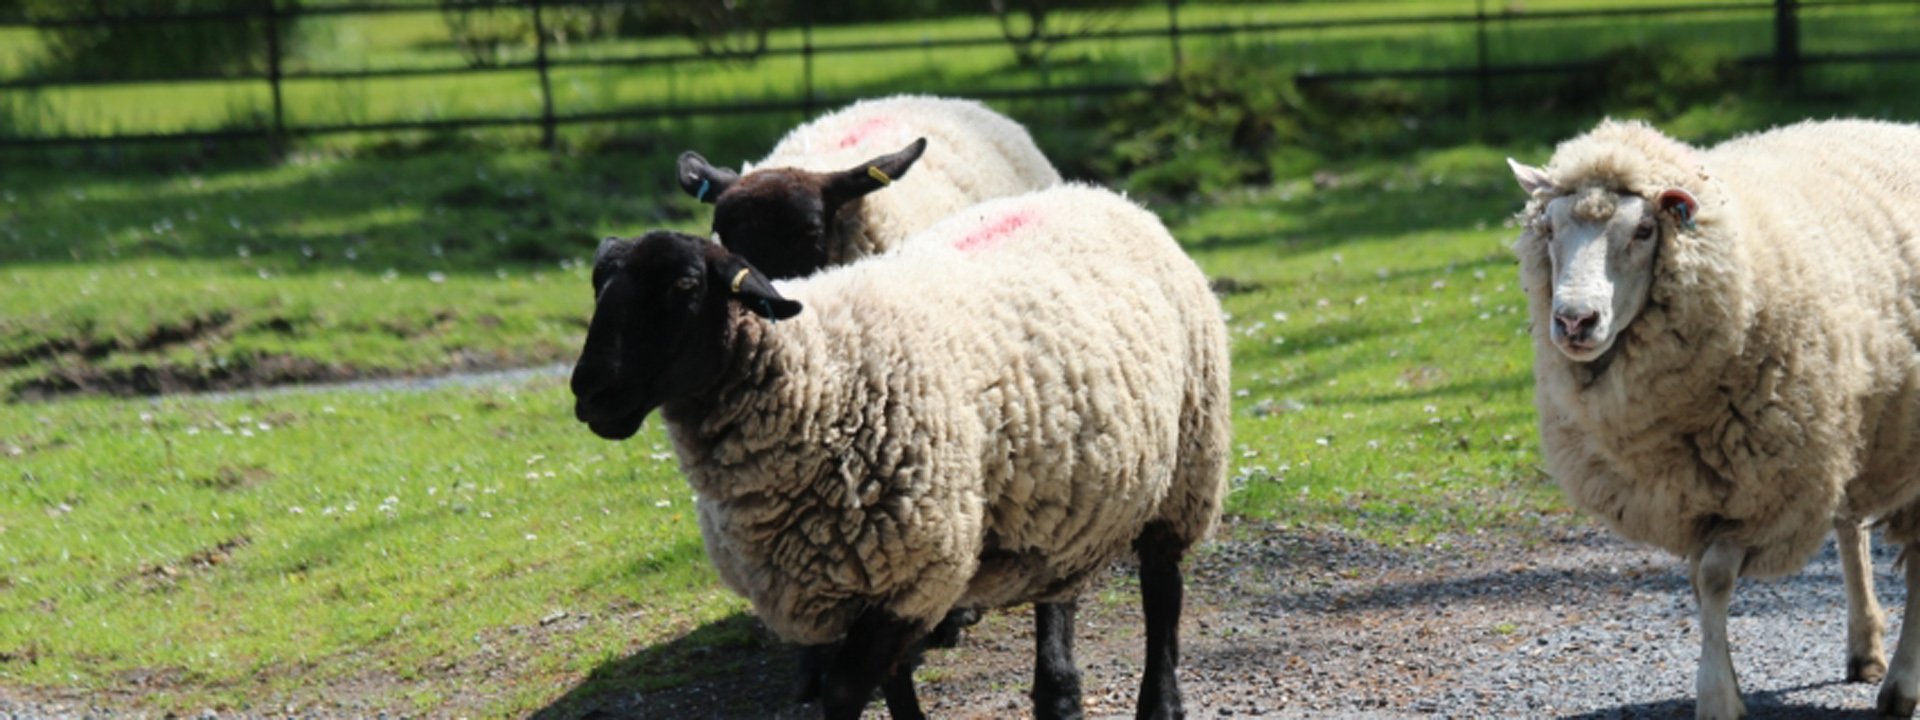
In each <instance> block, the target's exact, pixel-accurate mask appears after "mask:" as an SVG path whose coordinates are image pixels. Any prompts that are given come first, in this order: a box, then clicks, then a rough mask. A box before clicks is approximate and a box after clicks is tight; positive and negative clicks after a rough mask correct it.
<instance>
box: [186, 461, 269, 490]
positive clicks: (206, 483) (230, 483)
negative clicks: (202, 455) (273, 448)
mask: <svg viewBox="0 0 1920 720" xmlns="http://www.w3.org/2000/svg"><path fill="white" fill-rule="evenodd" d="M272 479H273V471H271V470H268V469H266V468H263V467H260V466H258V465H246V466H241V467H234V466H232V465H222V466H220V469H218V470H215V471H214V472H213V474H211V475H205V476H201V477H197V478H194V479H193V483H194V484H195V485H199V486H200V487H204V488H211V489H214V490H245V489H247V488H251V487H258V486H260V485H262V484H264V483H266V482H267V481H268V480H272Z"/></svg>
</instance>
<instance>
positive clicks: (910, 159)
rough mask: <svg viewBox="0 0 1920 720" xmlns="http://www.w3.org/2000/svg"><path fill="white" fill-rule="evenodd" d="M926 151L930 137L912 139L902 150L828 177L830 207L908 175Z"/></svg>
mask: <svg viewBox="0 0 1920 720" xmlns="http://www.w3.org/2000/svg"><path fill="white" fill-rule="evenodd" d="M926 151H927V139H926V138H920V139H918V140H915V141H913V142H912V143H909V144H908V145H907V146H906V147H905V148H902V149H901V150H900V151H899V152H895V153H890V154H887V155H881V156H880V157H877V158H874V159H872V160H868V161H866V162H864V163H861V164H860V166H859V167H856V168H851V169H847V170H842V171H840V172H837V173H834V174H833V175H832V176H831V177H830V178H829V179H828V180H827V186H826V190H825V193H824V194H825V196H826V197H825V201H826V205H827V207H829V208H833V207H839V206H840V205H843V204H845V203H848V202H851V201H852V200H853V199H855V198H858V197H862V196H864V195H866V194H867V193H870V192H873V191H875V190H879V189H880V188H883V187H886V186H888V185H892V184H893V183H894V181H895V180H899V179H900V178H903V177H906V176H907V170H909V169H911V168H912V167H913V163H914V162H916V161H918V160H919V159H920V155H921V153H924V152H926Z"/></svg>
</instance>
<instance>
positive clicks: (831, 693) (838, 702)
mask: <svg viewBox="0 0 1920 720" xmlns="http://www.w3.org/2000/svg"><path fill="white" fill-rule="evenodd" d="M925 634H926V631H925V630H923V629H922V628H921V626H920V625H919V624H917V623H914V622H913V621H911V620H903V619H901V618H898V617H895V616H894V615H893V614H892V613H889V612H887V611H885V610H881V609H879V608H869V609H868V610H867V611H866V612H864V613H861V614H860V618H859V619H857V620H854V621H853V627H852V629H850V630H849V631H848V632H847V639H846V640H845V641H843V642H841V643H840V652H839V653H838V654H837V655H836V656H835V657H834V658H833V666H832V668H831V669H829V670H828V671H827V679H826V683H825V685H824V687H822V689H821V698H822V704H823V705H824V706H825V710H826V716H827V720H858V718H859V717H860V711H861V710H862V709H865V708H866V706H867V701H868V700H870V699H872V698H873V691H874V688H877V687H880V684H881V683H882V682H883V681H886V682H887V710H888V711H889V712H891V713H892V714H893V717H894V720H922V719H923V718H925V717H926V716H925V715H923V714H921V712H920V706H919V702H918V701H916V700H914V698H913V667H912V665H911V663H908V662H904V661H905V660H907V659H908V656H909V653H911V652H912V651H913V650H914V643H915V642H917V641H918V640H919V639H920V638H921V636H922V635H925ZM896 670H898V671H900V675H901V677H899V678H894V677H893V676H894V673H895V671H896ZM902 688H904V692H901V689H902Z"/></svg>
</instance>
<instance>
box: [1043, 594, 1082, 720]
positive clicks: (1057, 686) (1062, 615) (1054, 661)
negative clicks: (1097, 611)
mask: <svg viewBox="0 0 1920 720" xmlns="http://www.w3.org/2000/svg"><path fill="white" fill-rule="evenodd" d="M1076 607H1077V606H1076V605H1075V601H1073V600H1068V601H1065V602H1057V603H1034V605H1033V716H1034V717H1035V718H1040V719H1041V720H1052V719H1054V718H1058V719H1060V720H1078V719H1079V718H1080V717H1082V713H1083V711H1082V710H1081V706H1080V668H1078V667H1075V666H1074V664H1073V611H1074V610H1075V608H1076Z"/></svg>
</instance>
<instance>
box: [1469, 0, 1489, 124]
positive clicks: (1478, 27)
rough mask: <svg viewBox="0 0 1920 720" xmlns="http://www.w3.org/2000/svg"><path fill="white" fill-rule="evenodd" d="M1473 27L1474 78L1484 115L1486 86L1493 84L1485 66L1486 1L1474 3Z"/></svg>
mask: <svg viewBox="0 0 1920 720" xmlns="http://www.w3.org/2000/svg"><path fill="white" fill-rule="evenodd" d="M1473 26H1474V33H1475V38H1474V40H1475V43H1476V44H1477V45H1478V50H1477V52H1478V54H1479V57H1478V65H1477V66H1476V67H1475V72H1474V77H1475V78H1476V79H1477V80H1478V82H1479V85H1480V87H1479V91H1480V95H1479V100H1480V114H1481V115H1485V114H1486V113H1487V107H1488V105H1489V102H1488V92H1489V88H1488V86H1489V85H1491V84H1492V83H1493V71H1492V70H1491V69H1490V68H1489V66H1488V64H1487V0H1477V1H1476V2H1475V3H1474V9H1473Z"/></svg>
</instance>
